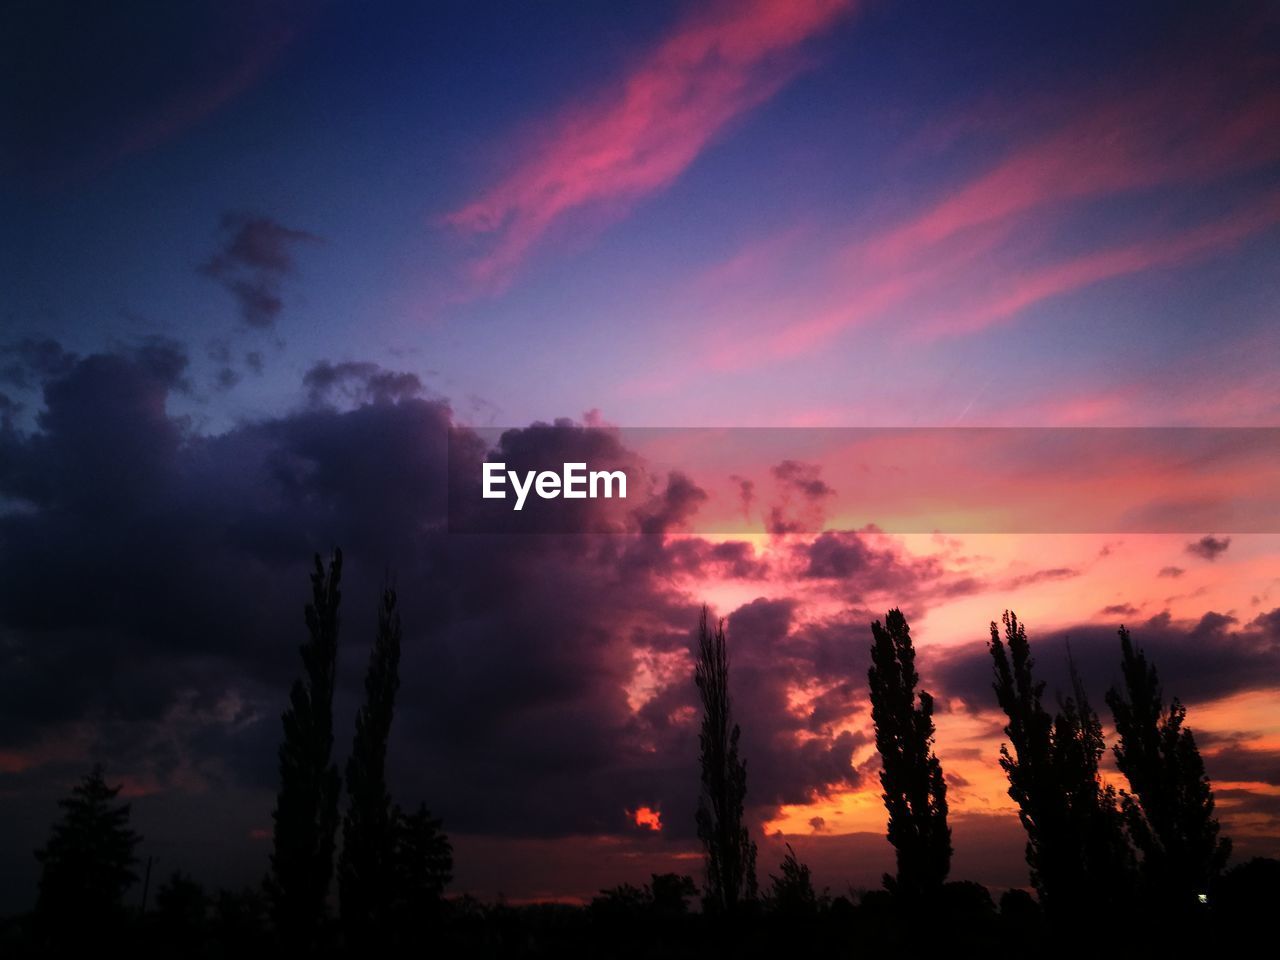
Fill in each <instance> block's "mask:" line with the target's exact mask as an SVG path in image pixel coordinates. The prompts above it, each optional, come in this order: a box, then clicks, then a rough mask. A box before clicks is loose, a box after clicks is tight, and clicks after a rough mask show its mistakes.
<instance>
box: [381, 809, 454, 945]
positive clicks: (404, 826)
mask: <svg viewBox="0 0 1280 960" xmlns="http://www.w3.org/2000/svg"><path fill="white" fill-rule="evenodd" d="M391 817H392V824H393V827H394V831H395V847H394V851H393V856H394V870H393V876H394V891H393V897H392V908H391V913H392V915H393V919H394V923H395V926H396V927H397V928H399V929H402V930H403V929H407V928H408V927H409V926H410V925H412V924H419V925H420V924H421V923H422V922H423V921H424V920H426V919H427V918H429V917H430V915H431V914H432V912H433V911H434V910H435V908H436V907H438V906H439V904H440V901H441V898H442V897H443V896H444V890H445V887H447V886H448V885H449V881H450V880H452V879H453V844H452V843H450V842H449V837H448V835H447V834H446V833H445V832H444V830H443V828H442V825H441V822H440V821H439V820H438V819H436V818H435V817H433V816H431V813H430V811H429V810H427V807H426V804H420V805H419V806H418V809H417V810H415V811H414V812H413V813H405V812H404V811H403V810H401V809H400V808H399V807H396V808H395V809H394V810H393V811H392V815H391Z"/></svg>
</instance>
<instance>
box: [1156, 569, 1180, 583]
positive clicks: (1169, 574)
mask: <svg viewBox="0 0 1280 960" xmlns="http://www.w3.org/2000/svg"><path fill="white" fill-rule="evenodd" d="M1186 572H1187V571H1185V570H1183V569H1182V568H1181V567H1161V568H1160V572H1159V573H1157V574H1156V576H1157V577H1165V578H1167V579H1170V580H1176V579H1177V578H1178V577H1180V576H1182V575H1183V574H1184V573H1186Z"/></svg>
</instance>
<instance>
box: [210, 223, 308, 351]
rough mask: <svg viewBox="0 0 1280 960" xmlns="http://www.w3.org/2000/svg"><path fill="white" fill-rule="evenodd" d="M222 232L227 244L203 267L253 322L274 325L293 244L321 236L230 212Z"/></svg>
mask: <svg viewBox="0 0 1280 960" xmlns="http://www.w3.org/2000/svg"><path fill="white" fill-rule="evenodd" d="M222 234H223V243H222V246H221V247H220V248H219V250H218V251H217V252H216V253H215V254H214V255H213V256H212V257H210V258H209V259H208V260H207V261H206V262H205V263H203V264H201V266H200V272H201V273H204V274H205V275H206V276H209V277H212V278H213V279H214V280H216V281H218V283H220V284H221V285H222V286H223V287H225V288H226V289H227V290H228V291H230V292H231V294H232V295H233V296H234V297H235V298H236V301H237V302H238V304H239V306H240V316H241V318H242V319H243V320H244V322H245V323H247V324H248V325H249V326H250V327H258V328H263V327H270V326H271V325H272V324H273V323H275V321H276V318H277V317H278V316H279V315H280V312H281V311H282V310H283V309H284V300H283V298H282V295H281V290H280V288H281V283H282V281H283V280H284V278H285V277H287V276H289V275H290V274H292V273H293V271H294V267H295V262H294V256H293V252H294V249H295V248H296V247H297V246H298V245H299V244H301V243H317V242H319V240H320V238H319V237H317V236H316V235H315V234H312V233H307V232H306V231H305V230H295V229H292V228H290V227H286V226H283V225H282V224H279V223H277V222H276V221H275V220H272V219H271V218H270V217H264V216H250V215H245V214H230V213H229V214H227V215H226V216H224V217H223V219H222Z"/></svg>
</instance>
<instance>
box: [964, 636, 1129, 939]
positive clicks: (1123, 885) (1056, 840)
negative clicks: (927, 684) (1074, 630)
mask: <svg viewBox="0 0 1280 960" xmlns="http://www.w3.org/2000/svg"><path fill="white" fill-rule="evenodd" d="M1004 634H1005V636H1004V640H1003V641H1002V640H1001V638H1000V633H999V631H998V629H997V627H996V624H994V623H992V624H991V640H990V644H989V650H990V652H991V657H992V661H993V664H994V667H995V683H994V688H995V692H996V699H997V701H998V702H999V704H1000V708H1001V709H1002V710H1003V711H1004V712H1005V715H1006V717H1008V720H1009V722H1008V724H1007V725H1006V726H1005V728H1004V732H1005V736H1007V737H1008V738H1009V743H1008V744H1001V746H1000V766H1001V767H1002V768H1003V769H1004V771H1005V774H1006V775H1007V776H1008V778H1009V796H1010V797H1011V798H1012V799H1013V800H1014V801H1015V802H1016V803H1017V804H1018V815H1019V818H1020V819H1021V821H1022V825H1023V828H1024V829H1025V830H1026V833H1027V864H1028V866H1029V867H1030V868H1031V880H1032V883H1033V884H1034V885H1035V887H1036V889H1037V891H1038V892H1039V894H1040V898H1041V900H1042V901H1043V902H1044V905H1045V908H1046V909H1047V910H1048V911H1049V912H1050V913H1051V914H1053V915H1055V916H1057V917H1058V918H1059V919H1064V920H1070V919H1071V918H1080V917H1084V916H1088V915H1089V914H1090V913H1091V912H1097V911H1100V910H1103V909H1106V908H1108V907H1111V906H1114V905H1115V904H1116V903H1117V902H1118V901H1119V900H1121V899H1123V897H1124V896H1125V895H1126V893H1127V888H1128V880H1129V873H1130V865H1131V853H1130V850H1129V846H1128V843H1127V841H1126V840H1125V838H1124V836H1123V832H1122V830H1121V824H1120V818H1119V816H1118V813H1117V808H1116V795H1115V791H1114V790H1113V789H1112V788H1111V787H1109V786H1107V785H1105V784H1104V783H1103V782H1102V778H1101V776H1100V774H1099V772H1098V761H1099V760H1100V758H1101V756H1102V753H1103V751H1104V749H1105V745H1104V743H1103V740H1102V727H1101V724H1100V722H1099V721H1098V718H1097V714H1095V713H1094V711H1093V709H1092V707H1091V706H1090V705H1089V701H1088V698H1087V697H1086V696H1085V694H1084V686H1083V684H1082V683H1081V681H1080V678H1079V676H1078V675H1077V674H1076V673H1075V669H1074V665H1072V671H1071V672H1072V696H1070V697H1068V698H1066V699H1065V700H1064V701H1063V703H1062V707H1061V709H1060V710H1059V711H1058V713H1057V714H1056V715H1050V713H1049V712H1048V711H1047V710H1046V709H1045V708H1044V706H1043V703H1042V698H1043V694H1044V687H1045V684H1044V681H1037V680H1036V679H1035V676H1034V669H1033V668H1034V665H1035V661H1034V659H1033V658H1032V657H1031V645H1030V643H1029V642H1028V640H1027V634H1026V628H1025V627H1024V625H1023V624H1021V623H1019V622H1018V618H1017V615H1016V614H1014V613H1011V612H1009V611H1005V614H1004ZM1010 744H1012V747H1013V749H1012V751H1010V749H1009V746H1010Z"/></svg>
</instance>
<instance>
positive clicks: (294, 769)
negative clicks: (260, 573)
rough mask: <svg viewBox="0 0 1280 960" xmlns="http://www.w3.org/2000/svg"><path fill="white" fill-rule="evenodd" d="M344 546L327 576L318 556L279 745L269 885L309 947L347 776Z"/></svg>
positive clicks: (282, 916)
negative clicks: (342, 740) (343, 767)
mask: <svg viewBox="0 0 1280 960" xmlns="http://www.w3.org/2000/svg"><path fill="white" fill-rule="evenodd" d="M341 579H342V551H341V550H337V551H334V555H333V559H332V560H331V561H330V562H329V570H328V573H327V574H326V572H325V568H324V564H323V563H321V561H320V557H319V555H317V556H316V558H315V571H314V572H313V573H312V574H311V595H312V598H311V602H310V603H309V604H307V607H306V622H307V630H308V632H309V633H310V639H309V640H308V642H307V643H305V644H303V645H302V647H301V648H300V651H301V654H302V664H303V671H304V673H303V676H302V677H301V678H300V679H298V680H296V681H295V682H294V684H293V690H292V692H291V693H290V696H289V707H288V709H287V710H285V712H284V716H283V718H282V719H283V724H284V741H283V742H282V743H281V744H280V792H279V794H278V796H277V798H276V808H275V812H274V813H273V815H272V816H273V819H274V820H275V833H274V839H273V847H272V853H271V875H270V876H269V877H268V882H267V891H268V894H269V896H270V900H271V912H272V919H273V920H274V922H275V926H276V931H277V933H278V934H279V936H280V937H281V938H282V939H283V940H284V941H285V942H286V943H287V944H289V945H290V946H291V947H294V948H306V947H308V946H310V945H311V944H312V943H313V941H314V939H315V937H316V934H317V932H318V929H319V926H320V924H321V923H322V921H323V920H324V917H325V913H326V902H325V901H326V898H327V897H328V893H329V881H330V879H331V878H332V874H333V847H334V834H335V833H336V831H337V826H338V791H339V789H340V786H341V778H340V777H339V776H338V768H337V766H336V765H335V764H333V763H332V762H331V759H330V758H331V755H332V753H333V685H334V672H335V669H336V663H337V652H338V606H339V603H340V602H341V599H342V593H341V591H340V590H339V584H340V583H341Z"/></svg>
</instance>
